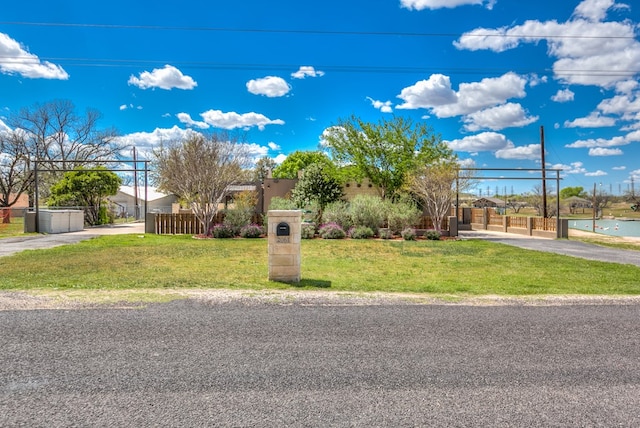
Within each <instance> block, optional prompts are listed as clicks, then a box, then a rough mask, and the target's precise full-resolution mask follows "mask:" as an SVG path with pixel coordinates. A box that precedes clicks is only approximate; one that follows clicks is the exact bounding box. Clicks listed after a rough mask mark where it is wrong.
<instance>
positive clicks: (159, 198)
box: [109, 186, 178, 218]
mask: <svg viewBox="0 0 640 428" xmlns="http://www.w3.org/2000/svg"><path fill="white" fill-rule="evenodd" d="M135 192H136V189H134V187H133V186H120V189H119V190H118V193H117V194H116V195H115V196H110V197H109V201H111V203H113V204H114V205H115V211H116V213H117V214H118V215H119V216H121V217H125V216H126V217H135V218H143V217H144V212H145V204H144V201H145V189H144V187H138V188H137V193H138V195H137V196H138V197H137V202H138V203H137V204H136V197H135ZM146 196H147V203H148V206H147V212H155V213H171V205H172V204H175V203H177V202H178V197H177V196H176V195H169V194H166V193H162V192H159V191H158V190H157V189H155V188H152V187H147V191H146Z"/></svg>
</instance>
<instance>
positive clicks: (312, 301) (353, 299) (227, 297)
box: [0, 289, 640, 311]
mask: <svg viewBox="0 0 640 428" xmlns="http://www.w3.org/2000/svg"><path fill="white" fill-rule="evenodd" d="M175 300H193V301H198V302H201V303H206V304H210V305H224V304H229V303H234V304H242V305H246V306H256V305H276V306H290V305H299V306H381V305H444V306H569V305H640V296H555V295H549V296H546V295H545V296H472V297H468V296H434V295H423V294H411V293H382V292H378V293H349V292H334V291H313V290H309V291H307V290H229V289H208V290H203V289H169V290H167V289H162V290H155V289H147V290H77V291H64V290H56V291H49V290H35V291H0V311H24V310H41V309H48V310H73V309H104V308H112V309H137V308H142V307H146V306H147V305H149V304H155V303H167V302H171V301H175Z"/></svg>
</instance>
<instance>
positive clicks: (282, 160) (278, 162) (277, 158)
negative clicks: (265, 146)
mask: <svg viewBox="0 0 640 428" xmlns="http://www.w3.org/2000/svg"><path fill="white" fill-rule="evenodd" d="M286 158H287V155H283V154H282V153H280V154H279V155H278V156H276V157H275V158H273V160H274V161H275V162H276V163H277V164H278V165H279V164H281V163H282V162H284V160H285V159H286Z"/></svg>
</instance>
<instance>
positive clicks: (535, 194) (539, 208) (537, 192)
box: [524, 185, 557, 218]
mask: <svg viewBox="0 0 640 428" xmlns="http://www.w3.org/2000/svg"><path fill="white" fill-rule="evenodd" d="M524 199H525V202H526V203H527V205H529V206H531V207H533V208H534V209H535V210H536V214H537V215H538V216H539V217H542V215H543V213H544V209H543V207H544V205H543V204H544V203H543V200H544V198H543V197H542V186H541V185H535V186H533V190H532V191H531V192H530V193H527V194H526V195H525V196H524ZM556 211H557V209H556V197H552V198H548V199H547V217H548V218H551V217H555V216H556Z"/></svg>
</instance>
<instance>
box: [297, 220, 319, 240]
mask: <svg viewBox="0 0 640 428" xmlns="http://www.w3.org/2000/svg"><path fill="white" fill-rule="evenodd" d="M300 235H301V236H300V237H301V238H302V239H313V238H314V237H315V236H316V225H315V224H313V223H302V229H301V231H300Z"/></svg>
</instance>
